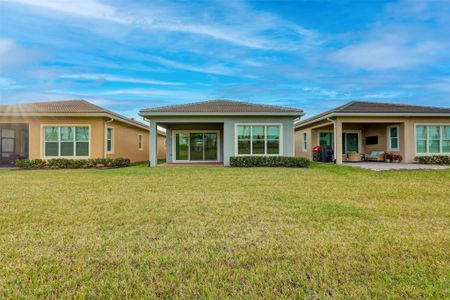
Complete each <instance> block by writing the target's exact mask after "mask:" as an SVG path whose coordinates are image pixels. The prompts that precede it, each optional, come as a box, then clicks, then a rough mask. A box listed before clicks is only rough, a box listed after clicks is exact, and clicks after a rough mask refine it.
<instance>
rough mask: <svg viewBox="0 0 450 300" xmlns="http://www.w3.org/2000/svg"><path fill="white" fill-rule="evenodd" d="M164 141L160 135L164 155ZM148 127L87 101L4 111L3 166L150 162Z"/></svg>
mask: <svg viewBox="0 0 450 300" xmlns="http://www.w3.org/2000/svg"><path fill="white" fill-rule="evenodd" d="M164 140H165V136H164V133H163V132H158V142H159V144H160V148H159V150H160V152H162V153H163V155H164V152H165V149H164V145H165V144H164ZM148 151H149V128H148V126H147V125H145V124H143V123H140V122H137V121H135V120H133V119H130V118H127V117H124V116H122V115H119V114H117V113H114V112H112V111H109V110H106V109H104V108H101V107H99V106H97V105H94V104H92V103H89V102H87V101H84V100H69V101H55V102H37V103H27V104H13V105H0V163H3V164H5V163H8V164H10V163H13V162H14V161H15V160H16V159H37V158H41V159H50V158H117V157H125V158H129V159H131V161H132V162H137V161H147V160H148Z"/></svg>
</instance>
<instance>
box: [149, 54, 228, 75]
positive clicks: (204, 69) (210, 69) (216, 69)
mask: <svg viewBox="0 0 450 300" xmlns="http://www.w3.org/2000/svg"><path fill="white" fill-rule="evenodd" d="M146 58H147V59H149V60H151V61H154V62H157V63H159V64H161V65H165V66H168V67H172V68H175V69H181V70H187V71H193V72H199V73H206V74H215V75H231V74H234V73H235V72H236V70H234V69H232V68H229V67H226V66H223V65H213V66H194V65H189V64H185V63H180V62H177V61H174V60H170V59H167V58H163V57H159V56H153V55H146Z"/></svg>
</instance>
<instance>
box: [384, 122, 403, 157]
mask: <svg viewBox="0 0 450 300" xmlns="http://www.w3.org/2000/svg"><path fill="white" fill-rule="evenodd" d="M391 128H397V137H396V138H397V148H393V147H392V144H391V142H392V137H391ZM387 139H388V140H387V145H388V150H390V151H399V150H400V125H391V126H388V127H387Z"/></svg>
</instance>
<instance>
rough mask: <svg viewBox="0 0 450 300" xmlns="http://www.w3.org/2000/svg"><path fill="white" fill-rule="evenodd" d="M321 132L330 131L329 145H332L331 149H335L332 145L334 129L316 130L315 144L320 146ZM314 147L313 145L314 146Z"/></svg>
mask: <svg viewBox="0 0 450 300" xmlns="http://www.w3.org/2000/svg"><path fill="white" fill-rule="evenodd" d="M321 133H331V134H332V135H331V146H332V147H333V150H334V149H335V145H334V136H335V133H334V130H330V129H324V130H318V131H317V146H320V134H321ZM314 147H315V146H314Z"/></svg>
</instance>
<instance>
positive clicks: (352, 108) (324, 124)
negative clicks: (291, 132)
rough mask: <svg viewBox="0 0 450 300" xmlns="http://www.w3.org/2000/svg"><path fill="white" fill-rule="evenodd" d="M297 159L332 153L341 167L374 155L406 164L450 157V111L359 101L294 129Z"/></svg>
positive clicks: (299, 124)
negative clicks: (322, 150)
mask: <svg viewBox="0 0 450 300" xmlns="http://www.w3.org/2000/svg"><path fill="white" fill-rule="evenodd" d="M295 137H296V138H295V141H296V142H295V153H296V156H300V157H307V158H309V159H313V152H312V150H313V148H314V147H315V146H326V147H329V148H330V149H332V150H335V151H333V152H334V153H333V154H334V159H335V161H336V163H338V164H341V163H342V162H344V161H346V160H347V159H349V154H350V153H352V156H353V159H354V157H355V155H354V154H355V153H357V154H358V155H359V156H358V155H357V156H356V157H363V156H365V155H370V154H371V153H373V152H393V153H399V154H400V155H401V156H402V157H403V162H407V163H411V162H414V158H415V157H416V156H421V155H450V108H438V107H427V106H415V105H401V104H390V103H375V102H360V101H354V102H350V103H347V104H345V105H342V106H340V107H337V108H335V109H332V110H329V111H326V112H324V113H321V114H318V115H316V116H314V117H311V118H308V119H305V120H302V121H300V122H297V123H296V125H295Z"/></svg>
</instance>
